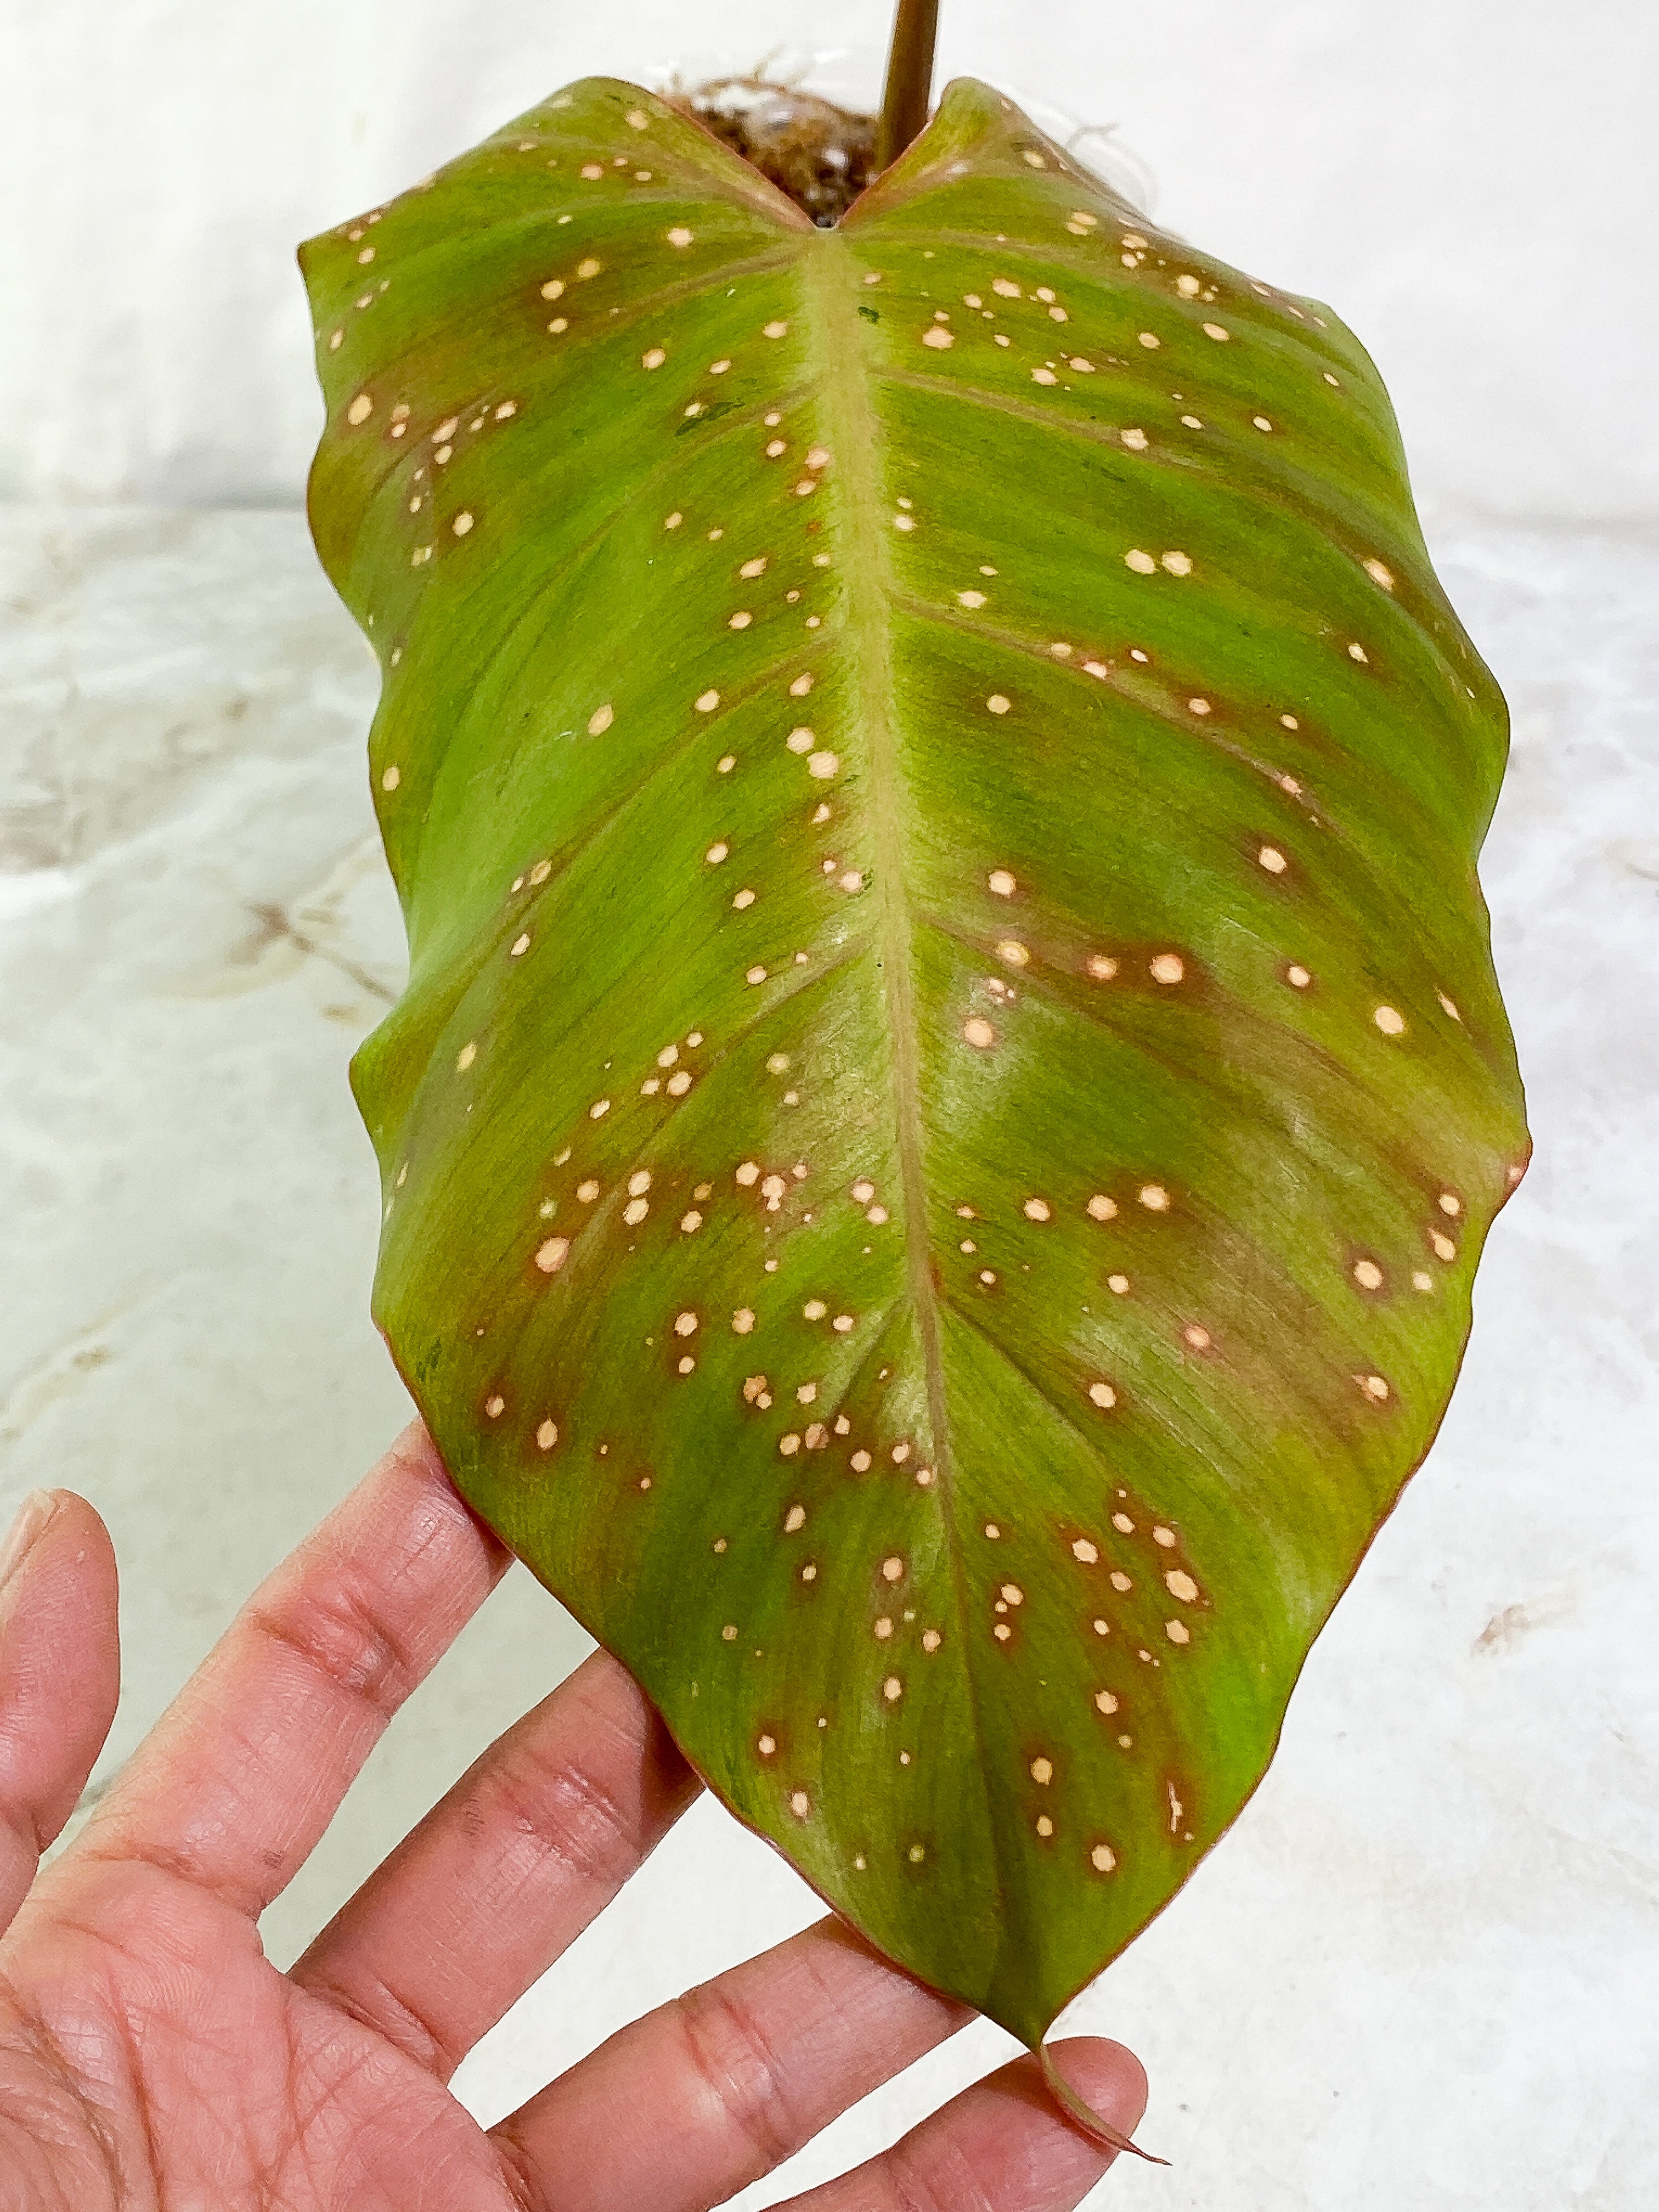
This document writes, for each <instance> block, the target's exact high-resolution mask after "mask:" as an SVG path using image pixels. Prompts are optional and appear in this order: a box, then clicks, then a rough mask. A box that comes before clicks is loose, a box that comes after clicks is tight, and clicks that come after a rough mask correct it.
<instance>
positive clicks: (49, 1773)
mask: <svg viewBox="0 0 1659 2212" xmlns="http://www.w3.org/2000/svg"><path fill="white" fill-rule="evenodd" d="M4 1553H5V1554H6V1555H7V1556H4V1557H0V1929H4V1928H5V1927H7V1926H8V1925H9V1923H10V1922H11V1920H12V1918H13V1917H14V1915H15V1913H16V1911H17V1908H18V1906H19V1905H21V1903H22V1901H23V1899H24V1898H25V1897H26V1896H27V1893H28V1888H29V1885H30V1883H31V1882H32V1881H33V1880H34V1870H35V1868H36V1866H37V1865H38V1864H39V1863H40V1854H41V1852H42V1851H43V1850H45V1849H46V1845H47V1844H49V1843H51V1842H52V1838H54V1837H55V1836H56V1835H57V1834H58V1832H59V1830H60V1829H61V1828H62V1827H63V1825H64V1821H65V1820H68V1818H69V1816H70V1813H71V1812H73V1810H74V1809H75V1801H76V1798H77V1797H78V1796H80V1794H81V1792H82V1790H83V1789H84V1788H85V1787H86V1780H87V1777H88V1774H90V1773H91V1771H92V1763H93V1761H94V1759H96V1758H97V1756H98V1754H99V1753H100V1751H101V1750H102V1749H103V1747H104V1739H105V1737H106V1735H108V1734H109V1728H110V1723H111V1722H112V1720H113V1719H114V1717H115V1700H116V1697H117V1694H118V1691H119V1688H120V1680H121V1661H120V1652H119V1646H118V1640H117V1635H116V1626H115V1619H116V1613H115V1553H114V1551H113V1549H112V1547H111V1544H110V1541H109V1535H108V1532H107V1531H106V1528H105V1527H104V1524H103V1522H101V1521H100V1519H99V1517H98V1516H97V1514H96V1513H94V1510H93V1509H92V1508H91V1506H90V1505H88V1503H87V1501H86V1499H85V1498H77V1497H76V1496H75V1494H74V1492H72V1491H67V1490H48V1491H37V1492H35V1494H34V1496H33V1498H28V1499H27V1500H26V1501H25V1503H24V1505H23V1508H22V1510H21V1512H20V1513H19V1515H18V1517H17V1520H16V1522H15V1524H14V1526H13V1528H12V1530H11V1532H10V1534H9V1536H8V1537H7V1538H6V1539H5V1541H4Z"/></svg>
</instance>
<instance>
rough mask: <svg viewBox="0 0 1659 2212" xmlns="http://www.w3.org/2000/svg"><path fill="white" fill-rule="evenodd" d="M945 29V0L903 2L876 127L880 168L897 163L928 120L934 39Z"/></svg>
mask: <svg viewBox="0 0 1659 2212" xmlns="http://www.w3.org/2000/svg"><path fill="white" fill-rule="evenodd" d="M938 30H939V0H898V13H897V14H896V15H895V17H894V18H893V43H892V46H890V48H889V50H888V54H887V84H886V88H885V90H884V92H883V94H882V98H881V120H880V123H879V124H878V126H877V130H876V167H877V168H878V170H880V169H884V168H886V167H889V166H890V164H891V163H892V162H894V161H897V159H898V157H899V155H901V154H902V152H903V151H904V149H905V148H906V147H907V146H908V144H909V143H910V141H911V140H912V139H913V138H915V137H918V136H919V135H920V134H921V131H922V129H923V127H924V126H925V125H926V123H927V102H928V98H929V96H930V94H932V92H933V41H934V39H935V37H936V35H937V33H938Z"/></svg>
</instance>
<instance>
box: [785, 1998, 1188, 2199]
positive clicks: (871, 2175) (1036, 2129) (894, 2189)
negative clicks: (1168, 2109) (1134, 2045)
mask: <svg viewBox="0 0 1659 2212" xmlns="http://www.w3.org/2000/svg"><path fill="white" fill-rule="evenodd" d="M1051 2051H1052V2055H1053V2056H1054V2057H1055V2058H1056V2059H1057V2060H1058V2061H1059V2063H1060V2070H1061V2071H1062V2072H1063V2074H1064V2075H1065V2076H1066V2080H1067V2081H1069V2082H1070V2083H1071V2085H1072V2087H1073V2088H1074V2089H1075V2090H1077V2092H1078V2093H1079V2095H1080V2096H1081V2097H1082V2098H1083V2100H1084V2101H1085V2104H1089V2105H1091V2106H1093V2107H1094V2109H1095V2111H1096V2112H1098V2113H1099V2114H1100V2116H1101V2117H1102V2118H1103V2119H1106V2120H1109V2121H1110V2122H1111V2124H1112V2125H1113V2126H1114V2127H1115V2128H1117V2129H1118V2130H1121V2133H1123V2134H1124V2135H1126V2136H1127V2135H1132V2134H1133V2132H1134V2129H1135V2125H1136V2124H1137V2122H1138V2121H1139V2118H1140V2116H1141V2114H1142V2112H1145V2111H1146V2074H1145V2072H1144V2071H1143V2069H1142V2068H1141V2064H1140V2061H1139V2059H1138V2058H1137V2057H1135V2056H1134V2053H1133V2051H1126V2050H1125V2049H1124V2047H1123V2045H1121V2043H1107V2042H1105V2041H1103V2040H1102V2039H1098V2038H1097V2037H1093V2036H1091V2037H1088V2038H1083V2037H1079V2038H1078V2039H1075V2040H1074V2041H1072V2042H1067V2043H1061V2044H1056V2045H1052V2046H1051ZM1117 2155H1118V2154H1117V2152H1115V2151H1112V2150H1106V2149H1103V2148H1102V2147H1101V2145H1100V2144H1098V2143H1097V2142H1094V2141H1093V2140H1092V2139H1091V2137H1089V2136H1085V2134H1084V2133H1083V2131H1082V2130H1081V2129H1080V2128H1077V2127H1074V2126H1073V2124H1072V2123H1071V2122H1070V2121H1069V2120H1066V2119H1064V2118H1061V2116H1060V2111H1059V2109H1058V2107H1057V2106H1055V2104H1054V2100H1053V2098H1052V2097H1051V2096H1050V2095H1049V2094H1048V2090H1047V2089H1046V2088H1045V2087H1043V2081H1042V2071H1041V2069H1040V2068H1039V2067H1038V2064H1037V2062H1036V2059H1035V2058H1031V2057H1024V2058H1017V2059H1015V2060H1014V2062H1013V2063H1012V2065H1009V2066H1004V2067H1002V2068H1001V2069H1000V2070H999V2071H998V2072H997V2073H995V2074H993V2075H990V2077H989V2078H988V2079H987V2080H986V2081H980V2082H976V2083H975V2086H974V2087H972V2088H971V2089H965V2090H964V2091H963V2093H962V2094H961V2096H959V2097H954V2098H952V2099H951V2102H950V2103H949V2104H948V2105H946V2106H944V2107H943V2108H942V2110H940V2111H939V2112H934V2113H933V2114H932V2115H931V2116H930V2117H929V2118H927V2119H925V2120H924V2121H923V2122H922V2123H921V2126H920V2127H918V2128H913V2129H912V2130H910V2132H909V2134H908V2136H903V2137H902V2139H901V2141H899V2142H896V2143H895V2144H894V2146H893V2148H892V2149H891V2150H890V2151H884V2152H883V2154H882V2155H881V2156H880V2157H879V2158H872V2159H871V2160H869V2162H868V2163H867V2164H866V2165H864V2166H856V2167H854V2171H853V2172H851V2173H844V2174H842V2176H841V2178H840V2179H839V2180H836V2181H830V2182H826V2183H825V2185H823V2188H822V2189H814V2190H811V2191H808V2193H807V2194H806V2195H805V2197H790V2198H789V2199H788V2201H787V2203H784V2204H781V2205H780V2206H778V2208H777V2212H1071V2208H1072V2207H1073V2205H1074V2204H1077V2203H1080V2202H1081V2201H1082V2199H1083V2198H1084V2197H1086V2196H1087V2195H1088V2193H1089V2191H1091V2189H1092V2188H1093V2187H1094V2185H1095V2184H1096V2182H1097V2181H1098V2180H1099V2179H1100V2177H1101V2175H1102V2174H1103V2173H1104V2172H1105V2171H1106V2169H1107V2167H1108V2166H1110V2165H1111V2163H1112V2161H1113V2160H1114V2159H1115V2158H1116V2157H1117Z"/></svg>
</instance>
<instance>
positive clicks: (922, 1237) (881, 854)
mask: <svg viewBox="0 0 1659 2212" xmlns="http://www.w3.org/2000/svg"><path fill="white" fill-rule="evenodd" d="M853 270H854V263H853V257H852V255H851V253H850V252H849V251H848V247H847V246H846V244H845V242H844V241H843V240H842V238H841V237H839V236H838V235H837V234H836V232H834V231H830V230H826V231H823V232H820V233H819V234H818V236H817V238H816V239H814V240H811V241H810V242H809V244H808V246H807V248H806V252H805V265H804V270H803V281H804V288H805V296H806V300H807V302H808V305H809V310H810V328H811V333H812V337H813V339H814V340H816V342H817V348H818V350H819V362H818V372H819V376H820V379H821V385H822V389H823V395H824V418H825V421H824V427H825V429H826V431H827V433H828V437H827V441H826V442H827V443H828V445H829V452H830V456H831V465H832V467H833V468H834V469H835V471H836V476H837V477H838V479H839V483H840V490H841V497H842V502H843V511H844V513H845V517H846V529H847V555H846V562H845V565H846V569H847V572H848V582H847V588H848V593H849V596H851V595H853V594H854V593H856V595H857V598H856V602H855V604H854V605H853V606H852V607H851V608H850V609H849V612H848V624H847V631H846V636H847V640H848V647H849V649H850V651H851V653H852V655H853V660H854V671H855V676H856V684H855V694H856V698H857V702H858V703H857V709H856V711H857V714H858V716H859V721H860V726H861V727H862V728H863V730H864V731H865V732H866V735H867V738H868V743H869V762H870V797H869V813H870V818H871V829H872V843H873V846H874V848H875V857H876V868H875V884H874V890H875V892H876V896H877V897H878V899H879V900H880V902H881V908H880V918H879V921H878V927H877V942H878V946H879V957H880V970H881V975H882V981H883V997H884V1001H885V1012H886V1017H887V1024H888V1031H889V1036H890V1042H891V1047H892V1058H893V1075H894V1091H895V1101H894V1103H895V1119H896V1127H897V1137H898V1154H899V1185H900V1192H901V1197H902V1206H903V1215H902V1218H903V1222H904V1243H905V1272H906V1280H907V1284H908V1291H909V1297H910V1303H911V1306H912V1309H913V1310H914V1311H915V1316H916V1328H917V1333H918V1334H919V1336H920V1338H921V1355H922V1364H923V1367H924V1369H925V1370H926V1376H927V1416H928V1425H929V1426H930V1427H931V1429H932V1431H933V1472H934V1477H935V1481H936V1483H937V1486H938V1490H937V1494H938V1496H939V1509H940V1520H941V1522H942V1524H943V1530H944V1536H945V1549H946V1552H947V1553H948V1555H949V1558H950V1561H951V1583H952V1586H953V1589H954V1591H955V1596H956V1613H957V1633H958V1635H959V1636H960V1637H961V1639H962V1678H963V1684H964V1686H965V1688H966V1692H967V1698H968V1705H969V1711H970V1713H971V1714H972V1717H973V1726H974V1734H975V1737H976V1738H978V1739H980V1740H981V1741H982V1739H983V1734H984V1731H983V1728H982V1725H981V1714H980V1708H979V1685H978V1682H977V1680H976V1678H975V1671H974V1663H973V1652H972V1646H971V1643H970V1640H969V1620H970V1618H971V1615H970V1610H969V1597H968V1590H967V1586H966V1581H965V1577H964V1574H963V1556H962V1544H961V1536H960V1531H959V1529H958V1527H957V1512H956V1505H955V1499H954V1488H955V1485H954V1480H953V1478H954V1473H955V1462H954V1453H953V1450H952V1446H951V1420H950V1407H949V1403H948V1401H947V1399H946V1396H945V1363H944V1358H943V1354H942V1350H941V1344H940V1325H939V1294H938V1291H937V1290H936V1289H935V1286H934V1283H933V1254H932V1249H931V1243H930V1236H929V1224H928V1210H927V1182H926V1176H925V1173H924V1170H923V1164H922V1151H921V1067H920V1064H919V1055H918V1048H917V1022H916V1009H915V973H914V971H915V927H916V925H915V917H914V916H913V915H912V913H911V910H910V900H909V892H908V885H907V883H906V855H905V849H904V830H903V823H904V817H905V815H906V812H907V811H908V793H907V789H906V786H905V780H904V771H903V766H902V762H901V760H900V757H899V737H898V728H897V714H896V702H895V691H894V683H893V614H894V610H895V608H896V605H897V604H898V600H899V596H900V594H899V590H898V584H897V580H896V577H895V575H894V574H893V568H892V562H891V559H890V553H889V539H888V536H887V528H888V525H887V522H886V508H887V502H886V501H885V500H884V496H883V493H882V486H881V482H880V474H879V471H880V455H881V453H882V451H883V449H884V446H885V444H886V439H885V435H884V429H883V426H882V422H881V418H880V416H879V415H878V412H877V410H876V407H875V404H874V402H873V399H872V387H873V386H874V384H875V383H876V381H877V377H876V374H875V371H874V369H873V368H872V366H871V365H870V363H869V361H868V358H867V355H866V337H865V332H864V330H863V328H862V327H861V325H860V320H859V316H858V311H857V303H856V301H855V298H854V292H853ZM984 1802H985V1813H986V1820H987V1828H988V1830H989V1832H990V1834H991V1836H992V1838H993V1842H992V1850H991V1867H992V1875H993V1880H994V1882H995V1885H996V1890H997V1894H998V1897H999V1899H1000V1903H1001V1905H1002V1908H1003V1911H1002V1912H1001V1913H1000V1915H999V1921H1000V1923H1002V1924H1006V1909H1007V1905H1008V1902H1009V1899H1008V1896H1007V1892H1006V1887H1005V1885H1004V1882H1003V1878H1002V1864H1003V1854H1002V1850H1001V1844H1002V1840H1003V1839H1002V1838H1001V1837H1000V1835H999V1834H998V1832H997V1822H996V1815H995V1805H994V1800H993V1799H992V1797H991V1796H990V1793H989V1792H987V1793H986V1795H985V1799H984ZM992 1979H994V1966H993V1968H992V1969H991V1971H990V1972H989V1973H988V1974H987V1984H988V1983H989V1981H990V1980H992Z"/></svg>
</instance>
